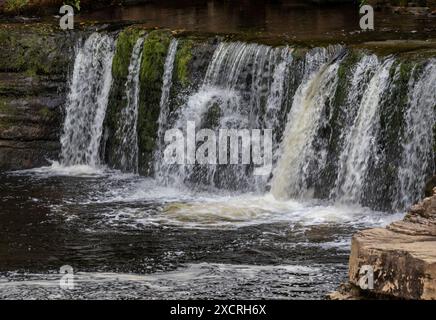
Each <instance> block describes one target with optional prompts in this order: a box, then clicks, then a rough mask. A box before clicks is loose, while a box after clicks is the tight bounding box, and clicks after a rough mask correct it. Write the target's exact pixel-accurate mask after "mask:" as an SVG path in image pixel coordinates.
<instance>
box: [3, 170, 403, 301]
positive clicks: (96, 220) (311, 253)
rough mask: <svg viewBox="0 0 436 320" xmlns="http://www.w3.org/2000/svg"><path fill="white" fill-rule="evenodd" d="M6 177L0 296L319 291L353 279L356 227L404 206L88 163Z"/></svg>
mask: <svg viewBox="0 0 436 320" xmlns="http://www.w3.org/2000/svg"><path fill="white" fill-rule="evenodd" d="M0 181H1V184H0V299H12V298H18V299H34V298H43V299H46V298H48V299H61V298H70V299H78V298H86V299H93V298H98V299H106V298H122V299H131V298H135V299H158V298H169V299H172V298H180V299H191V298H244V299H256V298H273V299H319V298H323V297H324V295H325V294H326V293H328V292H329V291H332V290H334V289H335V288H336V287H337V286H338V285H339V283H340V282H341V281H344V280H345V279H346V276H347V262H348V254H349V244H350V237H351V235H352V233H354V232H355V231H356V230H359V229H362V228H366V227H369V226H382V225H385V224H386V223H388V222H389V221H391V220H393V219H398V218H399V217H400V216H401V215H395V214H387V213H380V212H372V211H370V210H368V209H363V208H358V207H356V208H353V207H340V206H333V205H330V204H326V203H315V202H307V203H305V202H298V201H292V200H290V201H286V202H280V201H276V200H274V199H273V198H272V196H270V195H268V194H266V195H255V194H241V195H235V194H226V193H224V192H220V193H217V192H193V191H189V190H181V189H173V188H167V187H161V186H158V185H157V184H156V182H155V181H153V180H151V179H144V178H140V177H135V176H131V175H121V174H119V173H116V172H108V171H104V170H102V171H95V170H91V169H89V168H86V167H76V168H62V167H59V166H57V165H54V166H53V167H51V168H42V169H37V170H33V171H27V172H18V173H4V174H1V175H0ZM64 265H69V266H71V267H72V268H73V271H74V285H75V286H74V289H72V290H65V289H62V288H61V287H60V285H59V283H60V282H59V281H60V279H61V275H60V274H59V271H60V268H61V267H62V266H64Z"/></svg>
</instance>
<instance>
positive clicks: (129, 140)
mask: <svg viewBox="0 0 436 320" xmlns="http://www.w3.org/2000/svg"><path fill="white" fill-rule="evenodd" d="M143 43H144V38H139V39H138V40H137V41H136V44H135V46H134V47H133V50H132V56H131V58H130V64H129V74H128V76H127V81H126V84H125V86H126V97H127V105H126V107H125V108H123V109H122V111H121V114H120V118H119V126H118V128H117V132H116V136H117V137H119V138H120V141H121V143H120V144H119V145H118V148H117V150H116V151H115V152H116V155H117V157H118V158H119V159H120V169H121V170H122V171H127V172H134V173H137V172H138V132H137V124H138V102H139V72H140V65H141V59H142V47H143Z"/></svg>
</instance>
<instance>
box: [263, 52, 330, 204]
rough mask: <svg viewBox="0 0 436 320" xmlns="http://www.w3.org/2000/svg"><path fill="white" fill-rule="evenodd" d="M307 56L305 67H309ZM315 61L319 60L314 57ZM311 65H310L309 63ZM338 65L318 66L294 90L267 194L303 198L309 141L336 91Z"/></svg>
mask: <svg viewBox="0 0 436 320" xmlns="http://www.w3.org/2000/svg"><path fill="white" fill-rule="evenodd" d="M313 58H314V57H313V56H312V55H308V56H307V58H306V60H307V65H309V67H308V69H309V70H310V69H312V68H311V66H310V65H311V60H312V59H313ZM315 61H319V58H316V59H315ZM312 63H313V62H312ZM337 70H338V63H337V62H335V63H332V64H325V65H322V66H321V68H320V70H319V71H317V72H312V73H311V74H309V73H308V74H307V76H306V77H307V80H306V81H303V83H302V84H301V85H300V87H299V88H298V90H297V92H296V94H295V97H294V100H293V104H292V107H291V110H290V113H289V115H288V123H287V125H286V129H285V132H284V138H283V142H282V146H281V156H280V158H279V160H278V162H277V166H276V168H275V170H274V173H273V179H272V181H271V193H272V194H273V195H274V197H276V198H278V199H288V198H289V197H295V196H303V195H304V194H305V193H306V192H307V191H308V190H307V189H306V181H305V180H306V171H307V166H306V165H307V164H308V163H310V160H311V158H313V157H314V156H315V154H314V149H313V148H312V142H313V140H314V139H315V133H316V129H317V127H318V125H319V123H320V121H321V116H322V114H323V108H325V105H326V103H328V101H327V100H328V99H329V98H330V97H331V95H332V93H333V92H334V90H335V88H336V83H337Z"/></svg>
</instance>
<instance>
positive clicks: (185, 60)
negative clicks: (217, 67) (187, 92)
mask: <svg viewBox="0 0 436 320" xmlns="http://www.w3.org/2000/svg"><path fill="white" fill-rule="evenodd" d="M192 47H193V41H192V40H182V41H180V44H179V46H178V50H177V53H176V57H175V61H174V66H175V71H176V79H175V80H176V81H177V82H178V83H180V84H181V85H182V87H187V86H188V85H189V83H190V81H189V62H190V61H191V59H192Z"/></svg>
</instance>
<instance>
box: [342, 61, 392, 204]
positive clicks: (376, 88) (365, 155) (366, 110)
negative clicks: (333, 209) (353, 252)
mask: <svg viewBox="0 0 436 320" xmlns="http://www.w3.org/2000/svg"><path fill="white" fill-rule="evenodd" d="M393 62H394V60H393V59H387V60H386V61H385V62H384V63H383V64H381V65H380V67H379V68H378V70H377V71H376V73H375V74H374V76H373V77H372V79H371V81H370V83H369V85H368V88H367V90H366V91H365V92H364V94H363V98H362V102H361V104H360V107H359V111H358V114H357V117H356V120H355V122H354V124H353V126H352V128H351V130H350V134H349V135H348V137H347V142H346V146H345V148H344V150H343V154H342V155H341V159H342V161H343V163H341V164H340V171H339V174H338V180H337V181H338V182H337V185H338V186H339V191H338V195H337V199H338V200H339V201H341V202H348V203H359V201H360V197H361V195H362V191H363V183H364V181H365V174H366V172H367V170H368V161H369V159H370V156H371V155H374V154H375V152H376V149H375V148H376V144H375V138H376V135H377V130H378V125H379V114H378V112H379V107H380V104H379V103H380V99H381V98H382V95H383V93H384V91H385V90H386V88H387V86H388V84H389V81H390V78H389V71H390V69H391V67H392V64H393Z"/></svg>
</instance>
